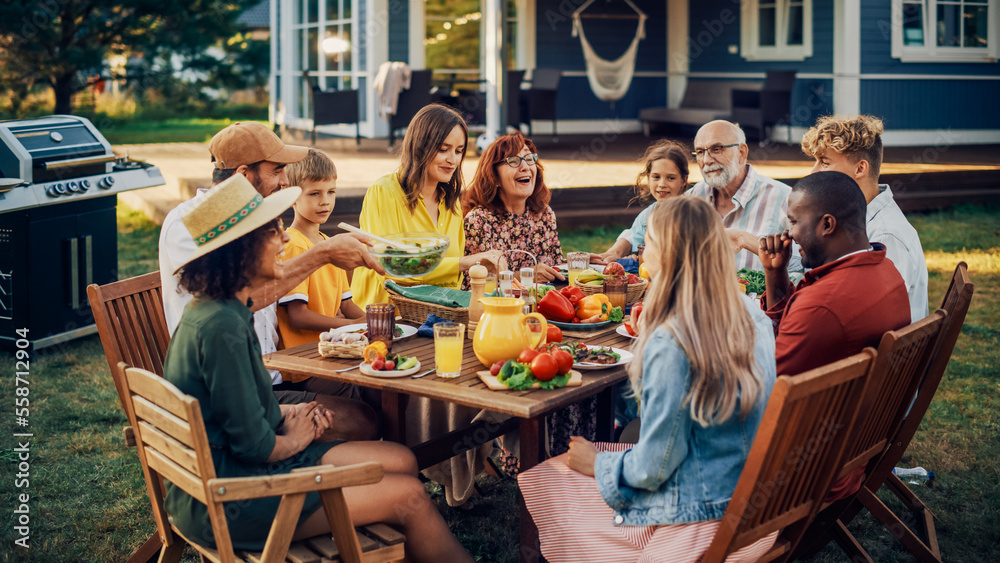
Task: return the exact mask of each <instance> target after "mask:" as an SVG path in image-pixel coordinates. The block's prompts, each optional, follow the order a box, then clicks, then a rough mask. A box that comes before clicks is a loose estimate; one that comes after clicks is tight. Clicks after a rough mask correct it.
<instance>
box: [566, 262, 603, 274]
mask: <svg viewBox="0 0 1000 563" xmlns="http://www.w3.org/2000/svg"><path fill="white" fill-rule="evenodd" d="M588 267H589V268H590V269H591V270H597V271H598V272H600V273H602V274H603V273H604V266H602V265H600V264H591V265H590V266H588ZM556 269H557V270H559V271H560V272H562V273H563V274H566V273H567V272H569V264H559V265H557V266H556Z"/></svg>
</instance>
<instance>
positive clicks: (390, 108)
mask: <svg viewBox="0 0 1000 563" xmlns="http://www.w3.org/2000/svg"><path fill="white" fill-rule="evenodd" d="M410 72H411V71H410V65H408V64H406V63H400V62H392V61H387V62H384V63H382V64H381V65H380V66H379V67H378V74H377V75H375V97H376V98H377V101H378V115H379V117H381V118H382V119H389V117H390V116H393V115H396V107H397V104H398V103H399V93H400V92H402V91H403V90H409V89H410Z"/></svg>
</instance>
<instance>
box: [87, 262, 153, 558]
mask: <svg viewBox="0 0 1000 563" xmlns="http://www.w3.org/2000/svg"><path fill="white" fill-rule="evenodd" d="M87 298H88V300H89V301H90V309H91V311H93V313H94V322H95V323H96V324H97V333H98V335H99V336H100V337H101V345H103V346H104V356H105V357H106V358H107V360H108V368H109V369H110V370H111V377H112V379H113V380H114V382H115V389H116V390H117V391H118V399H119V400H120V401H121V404H122V409H124V410H125V415H126V417H128V421H129V426H127V427H126V428H125V429H124V431H125V443H126V444H127V445H128V446H135V441H134V435H133V433H132V428H133V427H134V426H135V418H134V417H133V415H132V411H131V407H130V406H129V405H130V403H129V401H128V400H127V395H126V393H125V388H124V386H123V383H122V381H121V380H120V378H119V373H118V363H119V362H126V363H128V364H129V365H134V366H138V367H141V368H143V369H146V370H149V371H151V372H153V373H156V374H158V375H162V374H163V361H164V360H165V359H166V357H167V345H168V344H169V343H170V333H169V331H168V330H167V321H166V319H165V318H164V316H163V298H162V296H161V294H160V273H159V272H152V273H149V274H145V275H141V276H136V277H134V278H129V279H125V280H121V281H117V282H113V283H109V284H107V285H96V284H91V285H89V286H88V287H87ZM162 545H163V544H162V542H161V541H160V537H159V535H158V534H156V533H154V534H153V535H152V536H150V538H149V539H148V540H146V541H145V542H144V543H143V544H142V545H141V546H139V548H138V549H136V550H135V551H134V552H133V553H132V555H131V556H130V557H129V559H128V563H145V562H146V561H149V560H150V559H151V558H155V557H156V554H157V553H158V552H159V551H160V547H161V546H162Z"/></svg>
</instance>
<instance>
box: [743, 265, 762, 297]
mask: <svg viewBox="0 0 1000 563" xmlns="http://www.w3.org/2000/svg"><path fill="white" fill-rule="evenodd" d="M736 275H737V276H739V277H740V278H742V279H745V280H746V281H747V293H756V294H757V295H764V289H765V285H764V272H761V271H759V270H751V269H749V268H740V271H738V272H736Z"/></svg>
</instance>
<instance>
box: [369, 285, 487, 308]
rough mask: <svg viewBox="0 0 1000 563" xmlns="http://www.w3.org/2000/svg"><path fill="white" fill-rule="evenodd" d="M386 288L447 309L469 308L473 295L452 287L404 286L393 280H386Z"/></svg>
mask: <svg viewBox="0 0 1000 563" xmlns="http://www.w3.org/2000/svg"><path fill="white" fill-rule="evenodd" d="M385 287H386V288H387V289H391V290H392V291H394V292H396V293H398V294H400V295H402V296H403V297H409V298H410V299H416V300H417V301H423V302H424V303H434V304H436V305H443V306H445V307H461V308H466V309H467V308H468V307H469V301H471V300H472V294H471V293H469V292H468V291H462V290H460V289H451V288H450V287H440V286H436V285H411V286H402V285H399V284H398V283H396V282H394V281H392V280H385Z"/></svg>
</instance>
